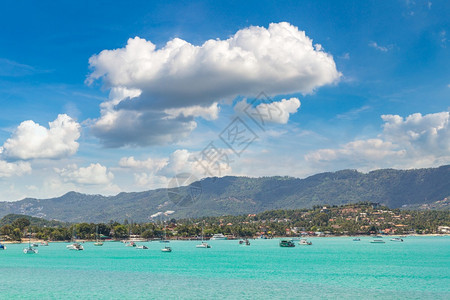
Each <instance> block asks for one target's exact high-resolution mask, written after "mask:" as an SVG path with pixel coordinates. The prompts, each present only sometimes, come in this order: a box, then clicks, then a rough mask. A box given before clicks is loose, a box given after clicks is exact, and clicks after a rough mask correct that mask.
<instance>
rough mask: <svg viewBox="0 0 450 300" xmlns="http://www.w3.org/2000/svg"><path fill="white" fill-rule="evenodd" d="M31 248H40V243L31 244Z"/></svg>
mask: <svg viewBox="0 0 450 300" xmlns="http://www.w3.org/2000/svg"><path fill="white" fill-rule="evenodd" d="M31 246H32V247H39V244H38V243H33V244H31Z"/></svg>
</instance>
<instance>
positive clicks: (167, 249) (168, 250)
mask: <svg viewBox="0 0 450 300" xmlns="http://www.w3.org/2000/svg"><path fill="white" fill-rule="evenodd" d="M161 251H162V252H172V248H170V247H169V246H166V247H164V248H162V249H161Z"/></svg>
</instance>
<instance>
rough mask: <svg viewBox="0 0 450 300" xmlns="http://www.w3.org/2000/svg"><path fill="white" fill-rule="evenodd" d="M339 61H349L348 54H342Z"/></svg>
mask: <svg viewBox="0 0 450 300" xmlns="http://www.w3.org/2000/svg"><path fill="white" fill-rule="evenodd" d="M339 58H340V59H346V60H348V59H350V53H348V52H346V53H344V54H342V55H341V56H339Z"/></svg>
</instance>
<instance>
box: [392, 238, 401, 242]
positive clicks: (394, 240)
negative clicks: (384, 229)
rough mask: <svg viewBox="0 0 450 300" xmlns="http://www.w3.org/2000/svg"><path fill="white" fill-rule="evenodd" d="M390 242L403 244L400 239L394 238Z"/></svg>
mask: <svg viewBox="0 0 450 300" xmlns="http://www.w3.org/2000/svg"><path fill="white" fill-rule="evenodd" d="M391 242H403V239H402V238H399V237H396V238H392V239H391Z"/></svg>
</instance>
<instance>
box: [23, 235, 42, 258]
mask: <svg viewBox="0 0 450 300" xmlns="http://www.w3.org/2000/svg"><path fill="white" fill-rule="evenodd" d="M23 253H25V254H36V253H38V249H35V248H33V247H31V233H30V234H29V235H28V247H27V248H23Z"/></svg>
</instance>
